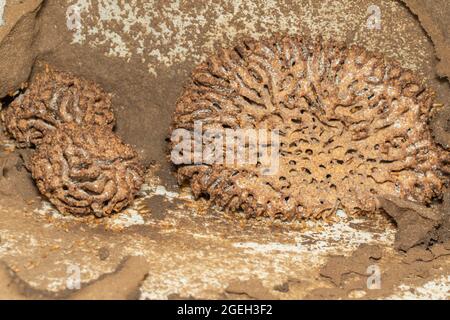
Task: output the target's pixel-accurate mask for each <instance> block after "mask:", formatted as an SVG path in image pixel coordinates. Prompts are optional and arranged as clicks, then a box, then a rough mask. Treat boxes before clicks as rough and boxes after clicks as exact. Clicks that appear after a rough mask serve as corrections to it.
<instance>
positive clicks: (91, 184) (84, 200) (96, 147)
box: [31, 123, 144, 217]
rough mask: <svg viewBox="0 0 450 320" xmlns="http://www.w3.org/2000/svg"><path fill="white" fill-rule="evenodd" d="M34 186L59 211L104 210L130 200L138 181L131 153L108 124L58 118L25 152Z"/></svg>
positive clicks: (139, 171)
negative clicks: (59, 122) (33, 147)
mask: <svg viewBox="0 0 450 320" xmlns="http://www.w3.org/2000/svg"><path fill="white" fill-rule="evenodd" d="M31 172H32V175H33V178H34V179H35V181H36V184H37V186H38V188H39V190H40V192H41V193H42V194H43V195H45V196H46V197H47V198H48V199H49V201H50V202H52V203H53V204H54V205H55V206H56V207H57V208H58V210H59V211H60V212H61V213H65V214H74V215H86V214H91V213H92V214H95V215H96V216H99V217H101V216H106V215H110V214H111V213H114V212H119V211H120V210H121V209H122V208H124V207H125V206H127V205H128V204H130V203H131V202H132V201H133V199H134V197H135V195H136V193H137V192H138V191H139V188H140V186H141V185H142V183H143V175H144V172H143V168H142V167H141V165H140V163H139V161H138V159H137V153H136V152H135V151H134V150H133V149H132V147H131V146H129V145H127V144H124V143H123V142H122V141H121V140H120V139H119V138H118V137H117V136H116V135H115V134H114V133H113V132H112V131H111V130H110V129H109V128H107V127H103V126H83V127H82V126H78V125H76V124H74V123H70V124H64V125H61V126H60V127H58V128H57V129H56V130H52V131H51V132H49V133H48V134H47V135H46V136H45V137H44V139H43V141H42V143H41V144H40V145H39V146H38V148H37V150H36V151H35V153H34V154H33V156H32V158H31Z"/></svg>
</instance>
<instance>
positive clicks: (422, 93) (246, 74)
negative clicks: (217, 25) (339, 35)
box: [171, 36, 450, 219]
mask: <svg viewBox="0 0 450 320" xmlns="http://www.w3.org/2000/svg"><path fill="white" fill-rule="evenodd" d="M433 99H434V94H433V92H432V91H431V90H430V89H428V88H427V87H426V86H425V85H424V84H423V83H422V81H420V80H419V79H418V78H417V77H416V76H415V75H414V74H413V73H412V72H411V71H409V70H405V69H402V68H401V67H400V65H399V64H398V63H396V62H393V61H389V60H387V59H385V58H384V57H383V56H382V55H379V54H376V53H372V52H368V51H366V50H365V49H363V48H360V47H357V46H350V47H347V46H345V45H343V44H339V43H334V42H325V41H322V40H321V39H316V40H310V39H306V38H302V37H294V36H292V37H290V36H276V37H274V38H271V39H266V40H260V41H259V40H252V39H250V40H245V41H242V42H241V43H240V44H238V45H236V46H235V47H233V48H228V49H221V50H219V51H218V53H217V54H215V55H213V56H211V57H210V58H209V59H208V60H207V61H206V62H204V63H202V64H201V65H199V66H198V67H197V68H196V69H195V70H194V71H193V73H192V80H191V82H190V83H189V84H188V85H187V87H186V88H185V90H184V92H183V93H182V95H181V97H180V99H179V100H178V102H177V106H176V110H175V113H174V119H173V123H172V130H176V129H184V130H189V131H190V132H192V131H193V130H194V127H195V125H194V123H195V122H198V121H199V122H201V124H202V130H203V132H205V131H206V130H209V129H216V130H217V129H225V130H226V129H264V130H269V131H270V130H272V131H273V130H278V131H279V138H280V148H279V157H278V158H279V170H277V172H276V173H274V174H270V175H264V174H262V173H261V170H260V167H259V165H260V164H259V163H258V162H257V163H254V164H251V165H249V164H245V165H240V164H239V163H236V162H235V163H233V164H228V163H227V164H225V163H224V162H222V163H218V162H217V163H208V162H206V161H203V162H200V163H199V162H195V163H194V162H189V163H183V164H178V165H177V176H178V179H179V182H180V183H185V182H189V183H190V185H191V187H192V190H193V191H194V193H195V195H196V196H200V195H208V196H209V197H210V198H211V199H212V201H213V202H214V203H215V204H217V205H219V206H220V207H223V208H225V209H226V210H231V211H237V210H243V211H244V212H245V213H246V214H247V215H248V216H270V217H281V218H283V219H308V218H316V219H317V218H324V219H327V218H329V217H330V216H332V215H333V214H334V213H335V212H336V211H337V210H338V209H343V210H345V211H346V212H347V213H349V214H356V213H363V214H364V213H365V214H367V213H373V212H376V211H378V208H377V197H378V196H382V195H386V194H387V195H394V196H396V197H399V198H401V199H407V200H410V201H414V202H416V203H419V204H423V205H427V204H430V203H432V202H433V201H434V200H436V199H441V198H442V195H443V190H444V188H445V186H446V185H447V184H448V174H449V172H450V166H449V162H450V154H449V152H448V151H446V150H444V149H443V148H441V147H440V146H439V145H437V144H436V143H435V142H434V141H433V138H432V135H431V131H430V128H429V126H428V121H429V117H430V113H431V111H432V109H433ZM202 144H203V148H206V147H207V142H205V141H203V142H202ZM171 148H172V150H174V148H175V142H174V141H172V143H171ZM222 151H223V152H226V149H225V148H224V149H223V150H222ZM191 153H192V154H190V155H188V157H187V158H189V159H193V158H195V155H194V151H192V152H191Z"/></svg>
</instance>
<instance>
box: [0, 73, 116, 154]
mask: <svg viewBox="0 0 450 320" xmlns="http://www.w3.org/2000/svg"><path fill="white" fill-rule="evenodd" d="M1 116H2V119H3V122H4V123H5V127H6V130H7V132H8V133H9V134H10V135H11V136H12V137H13V138H14V139H15V140H16V142H17V144H18V145H19V146H20V147H31V146H35V145H38V144H39V143H40V142H41V141H42V139H43V137H44V136H45V134H46V133H47V132H49V131H51V130H54V129H55V128H56V127H57V126H58V125H60V124H63V123H71V122H74V123H77V124H82V123H84V124H95V125H104V126H108V127H110V128H112V127H113V126H114V122H115V119H114V114H113V111H112V108H111V97H110V95H109V94H108V93H106V92H105V91H104V90H103V89H102V88H100V87H99V86H98V85H97V84H95V83H93V82H91V81H88V80H85V79H82V78H78V77H75V76H73V75H71V74H69V73H66V72H60V71H56V70H54V69H52V68H50V67H48V66H47V67H46V70H45V71H44V72H42V73H39V74H38V75H37V76H36V77H35V79H34V80H33V81H32V83H31V85H30V87H29V88H27V90H26V91H25V92H24V93H23V94H21V95H20V96H18V97H17V98H16V99H15V100H14V101H13V102H12V103H11V104H10V105H9V107H8V108H6V109H5V110H4V111H3V112H2V115H1Z"/></svg>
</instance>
